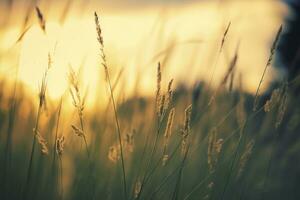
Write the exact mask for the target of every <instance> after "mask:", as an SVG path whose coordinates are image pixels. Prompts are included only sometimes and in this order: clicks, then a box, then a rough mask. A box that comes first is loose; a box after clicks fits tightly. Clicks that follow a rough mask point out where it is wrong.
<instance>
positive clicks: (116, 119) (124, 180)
mask: <svg viewBox="0 0 300 200" xmlns="http://www.w3.org/2000/svg"><path fill="white" fill-rule="evenodd" d="M94 15H95V24H96V31H97V34H98V37H97V39H98V42H99V44H100V53H101V58H102V66H103V67H104V71H105V75H106V81H107V83H108V86H109V90H110V98H111V101H112V104H113V110H114V116H115V122H116V126H117V132H118V141H119V145H120V153H121V164H122V173H123V186H124V197H125V199H127V184H126V172H125V162H124V155H123V145H122V136H121V129H120V124H119V119H118V113H117V108H116V103H115V98H114V94H113V89H112V84H111V81H110V76H109V71H108V65H107V61H106V56H105V53H104V41H103V37H102V30H101V26H100V23H99V18H98V15H97V13H96V12H95V13H94Z"/></svg>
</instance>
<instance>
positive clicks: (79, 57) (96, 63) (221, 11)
mask: <svg viewBox="0 0 300 200" xmlns="http://www.w3.org/2000/svg"><path fill="white" fill-rule="evenodd" d="M281 8H282V7H281V6H280V4H279V3H275V2H271V1H265V2H260V1H255V2H254V1H253V2H252V1H243V2H237V1H234V2H231V3H227V4H223V7H219V4H216V3H193V4H191V5H185V6H180V7H175V6H174V7H170V8H168V9H165V10H163V11H162V10H160V9H156V8H151V9H146V10H144V11H136V12H134V10H133V11H132V12H130V13H129V12H118V13H112V14H106V13H104V14H101V13H100V21H101V25H102V28H103V34H104V41H105V51H106V54H107V58H108V61H109V65H110V72H111V74H112V79H114V78H115V77H116V74H118V72H119V70H120V69H121V68H124V73H123V76H122V79H121V80H120V83H121V84H119V88H117V91H122V92H125V95H126V96H129V95H130V94H131V93H132V92H133V90H134V89H135V83H136V81H137V79H138V81H139V82H138V84H139V86H138V89H139V91H138V92H139V93H140V94H142V95H151V94H153V93H154V92H153V91H155V89H154V88H155V73H156V72H155V71H156V63H157V62H158V61H162V62H163V63H165V65H164V66H163V67H164V77H163V78H164V80H167V79H170V78H175V84H176V83H177V84H178V83H179V82H183V83H185V84H187V85H192V84H193V83H194V82H195V81H196V80H198V79H204V80H208V78H209V77H210V75H211V70H212V68H213V63H214V60H215V58H216V55H215V54H216V49H217V48H218V45H219V43H220V40H221V37H222V34H223V31H224V29H225V27H226V25H227V23H228V22H229V21H231V22H232V29H231V30H230V33H229V35H228V40H227V41H226V45H225V47H224V52H223V54H222V56H221V57H220V60H219V62H218V66H217V72H216V77H215V80H216V81H217V80H219V79H220V76H222V73H224V71H225V70H226V66H227V64H228V62H229V60H230V58H231V57H232V55H233V52H234V50H235V47H236V44H237V42H238V41H240V42H241V46H240V51H239V61H238V68H239V70H240V72H243V73H244V74H245V75H244V77H243V78H244V80H245V85H246V89H247V90H249V91H254V90H255V88H256V87H257V83H258V80H259V78H260V75H261V72H262V69H263V67H264V65H265V62H266V60H267V57H268V53H269V50H268V48H269V46H270V43H271V41H272V38H273V36H274V33H275V32H276V29H277V28H278V27H279V24H280V23H281V20H282V16H281V14H282V13H281V10H282V9H281ZM86 13H88V14H89V15H88V16H81V17H78V16H79V15H78V16H76V14H75V15H74V16H72V17H69V18H68V19H67V20H66V22H65V23H64V24H63V25H60V24H59V23H56V22H54V21H51V16H48V17H47V25H46V27H47V34H46V35H45V34H44V33H43V32H42V31H41V29H40V28H39V26H38V25H37V24H36V25H33V26H32V27H31V28H30V30H29V31H28V32H27V33H26V35H25V36H24V38H23V40H22V43H21V53H20V71H19V78H20V79H21V81H22V82H24V83H25V84H26V85H28V86H29V88H31V90H32V89H33V90H35V91H37V90H38V86H39V84H41V78H42V75H43V73H44V71H45V69H46V67H47V62H48V53H50V54H51V56H52V59H53V66H52V68H51V70H50V73H49V78H48V93H49V95H50V96H51V97H52V98H59V97H60V96H61V95H62V94H63V93H64V92H65V91H66V90H67V88H68V81H67V74H68V70H69V66H72V67H73V68H74V69H75V71H80V74H81V76H82V89H83V90H88V91H89V94H90V95H93V94H95V91H98V92H99V91H100V92H102V93H103V92H104V95H103V96H105V95H106V93H105V92H106V90H105V85H103V84H104V73H103V69H102V67H101V65H100V63H101V60H100V56H99V49H98V43H97V39H96V33H95V26H94V19H93V12H92V11H90V12H86ZM158 19H159V20H158ZM1 43H2V44H1V45H2V48H3V44H4V43H3V42H1ZM1 45H0V46H1ZM172 46H173V47H174V48H171V50H170V48H169V47H172ZM168 48H169V50H168V53H169V54H171V56H170V57H169V58H168V60H166V54H163V53H162V54H159V53H160V52H163V51H164V50H166V49H168ZM80 69H81V70H80ZM187 77H188V78H187ZM90 97H91V96H90ZM90 99H92V98H90Z"/></svg>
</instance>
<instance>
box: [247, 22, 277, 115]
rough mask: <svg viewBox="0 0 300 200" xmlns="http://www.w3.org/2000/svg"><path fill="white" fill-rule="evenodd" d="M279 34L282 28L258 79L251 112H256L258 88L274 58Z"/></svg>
mask: <svg viewBox="0 0 300 200" xmlns="http://www.w3.org/2000/svg"><path fill="white" fill-rule="evenodd" d="M281 33H282V26H280V28H279V29H278V31H277V34H276V38H275V40H274V42H273V44H272V47H271V50H270V56H269V59H268V61H267V64H266V66H265V68H264V71H263V74H262V76H261V79H260V81H259V84H258V87H257V89H256V93H255V97H254V103H253V111H256V110H257V107H258V100H259V97H258V95H259V91H260V87H261V84H262V82H263V80H264V77H265V74H266V72H267V69H268V67H269V66H270V64H271V62H272V60H273V56H274V53H275V50H276V48H277V43H278V41H279V38H280V35H281Z"/></svg>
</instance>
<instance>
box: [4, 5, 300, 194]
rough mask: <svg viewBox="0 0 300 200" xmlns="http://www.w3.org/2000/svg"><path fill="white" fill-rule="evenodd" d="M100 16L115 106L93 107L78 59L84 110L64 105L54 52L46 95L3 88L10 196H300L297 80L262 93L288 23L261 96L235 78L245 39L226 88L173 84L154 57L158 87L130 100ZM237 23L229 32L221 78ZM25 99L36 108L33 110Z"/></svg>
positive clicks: (76, 86) (79, 104)
mask: <svg viewBox="0 0 300 200" xmlns="http://www.w3.org/2000/svg"><path fill="white" fill-rule="evenodd" d="M36 12H37V16H38V19H39V23H40V26H41V29H42V30H43V31H44V32H45V34H47V28H46V24H47V23H46V20H45V18H44V17H43V14H42V11H41V10H40V9H39V8H38V7H36ZM94 17H95V26H96V31H97V35H95V42H97V39H98V43H99V53H100V57H99V58H98V59H100V62H101V64H102V67H103V68H104V74H105V77H106V82H107V85H108V91H109V103H108V104H107V105H106V108H105V109H104V110H105V111H106V112H99V111H97V109H96V108H95V109H92V110H86V109H85V108H86V104H85V103H86V101H85V95H82V94H83V91H82V88H81V85H80V84H81V82H80V79H79V78H78V74H77V73H76V72H75V71H73V70H72V69H70V74H69V82H70V88H69V90H70V95H69V96H70V97H71V99H72V101H73V105H74V107H73V110H74V113H75V114H74V116H76V117H75V118H73V117H72V114H70V111H65V112H64V110H63V109H64V107H65V104H66V103H65V102H67V101H66V100H65V99H66V95H64V96H63V97H62V98H61V100H60V102H59V103H55V102H54V103H53V102H52V104H51V105H50V106H48V104H47V102H48V101H51V99H48V98H47V95H46V91H47V76H48V71H49V70H51V62H52V58H51V55H50V54H49V60H48V67H47V69H46V72H45V75H44V77H43V81H42V84H41V87H40V93H39V97H38V105H34V104H33V103H32V100H31V98H30V97H27V96H26V92H25V91H23V90H22V89H21V88H20V87H17V86H15V87H14V89H13V90H12V91H10V90H9V91H7V90H5V89H4V87H0V88H1V91H0V93H1V94H3V93H4V92H9V93H12V95H11V97H10V98H8V97H6V96H4V95H0V113H1V115H0V150H1V154H0V159H1V166H0V173H1V177H4V178H1V179H0V198H1V199H32V200H34V199H44V200H47V199H49V200H50V199H72V200H75V199H127V200H134V199H172V200H177V199H184V200H187V199H298V197H299V195H300V194H299V192H298V190H297V188H298V186H299V180H298V178H295V177H297V175H299V169H298V165H297V163H298V162H299V161H300V160H299V156H298V155H299V150H300V142H299V140H298V138H299V136H298V132H299V129H300V121H299V116H300V110H299V103H298V101H299V97H298V96H297V94H295V93H293V91H294V85H295V82H296V80H291V81H289V82H283V83H280V86H279V87H278V88H277V89H276V90H274V92H273V95H269V96H265V95H261V94H260V87H261V85H262V82H263V79H264V76H265V74H266V73H267V68H268V67H269V66H270V65H271V62H272V58H273V56H274V54H275V50H276V46H277V45H276V44H277V42H278V40H279V38H280V33H281V31H282V27H280V29H279V31H278V34H277V36H276V37H275V39H274V44H273V46H272V47H271V51H270V57H269V59H268V61H267V64H266V66H265V69H264V72H263V74H262V77H261V80H260V82H259V83H258V87H257V92H256V94H255V95H254V96H253V95H251V94H248V93H246V92H244V91H243V87H242V83H241V82H242V78H241V77H240V80H239V81H240V84H239V85H238V86H235V87H233V84H234V83H236V81H235V82H234V81H233V79H234V78H235V77H236V76H235V68H236V63H237V59H238V48H237V50H236V52H235V55H234V57H233V59H232V60H231V63H230V65H229V66H228V70H227V73H226V74H225V75H224V78H223V79H222V81H221V84H220V85H219V87H217V89H213V88H211V87H210V86H211V83H208V84H205V83H201V84H199V85H195V87H194V88H186V87H177V88H173V87H172V86H173V79H171V80H170V81H169V83H168V85H167V87H166V90H164V80H163V79H162V77H163V67H164V66H162V65H161V64H160V63H159V64H158V66H153V67H157V76H156V77H153V81H154V82H155V81H156V83H157V88H156V91H153V96H152V97H148V98H146V97H139V96H134V97H131V98H128V99H125V100H123V101H121V100H120V99H118V96H116V95H115V93H114V92H115V90H114V89H115V87H117V85H119V84H121V83H120V82H119V77H117V78H116V79H115V80H116V81H112V80H114V79H113V78H112V76H111V74H110V67H109V64H108V61H107V60H106V54H105V52H104V38H103V36H102V28H105V27H101V26H100V22H99V18H98V15H97V14H96V13H95V14H94ZM231 26H234V24H232V25H231V23H229V24H228V26H227V28H226V30H225V33H224V34H223V39H222V42H221V45H220V49H219V51H218V54H217V55H218V56H217V59H216V61H215V66H214V69H213V73H212V75H211V77H210V80H211V81H212V80H214V70H215V68H216V67H217V63H218V57H219V56H220V54H221V53H222V48H223V45H224V43H225V42H226V36H227V33H228V31H230V27H231ZM95 70H96V69H95ZM95 73H97V72H95ZM99 73H103V71H101V70H100V69H99ZM119 75H120V76H121V75H122V71H121V72H120V73H119ZM119 75H118V76H119ZM155 79H156V80H155ZM16 80H17V78H16ZM1 84H2V82H1ZM16 85H17V81H16ZM228 85H229V87H227V86H228ZM101 87H102V86H101ZM103 87H105V86H103ZM164 91H165V92H164ZM6 105H10V106H9V109H7V106H6ZM25 106H26V107H27V109H29V110H30V112H27V113H25V114H24V110H25V108H24V107H25ZM36 108H37V112H34V110H35V109H36ZM175 111H176V112H175ZM76 123H78V124H79V125H78V126H77V125H76ZM32 129H33V130H34V131H32ZM74 133H75V134H74ZM77 136H79V137H77ZM82 143H84V150H83V149H82V148H81V146H82ZM37 145H39V147H40V148H37ZM50 147H52V148H50ZM27 166H28V167H27Z"/></svg>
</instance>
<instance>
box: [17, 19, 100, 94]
mask: <svg viewBox="0 0 300 200" xmlns="http://www.w3.org/2000/svg"><path fill="white" fill-rule="evenodd" d="M89 24H90V23H83V22H80V21H77V22H73V23H69V24H66V25H64V27H62V26H60V25H59V24H57V23H51V22H50V23H47V32H46V34H45V33H44V32H43V31H42V30H41V29H40V28H39V27H38V26H33V27H32V28H30V30H29V31H28V32H27V33H26V35H25V37H24V39H23V42H22V48H21V56H20V73H19V74H20V75H19V76H20V79H21V80H22V81H23V82H24V83H25V84H27V85H28V86H30V88H35V89H38V88H37V87H38V86H39V84H40V83H41V79H42V76H43V74H44V72H45V69H46V68H47V66H48V55H50V56H51V61H52V62H51V69H50V71H49V76H48V93H49V95H50V96H51V97H52V98H59V97H61V96H62V94H63V93H64V92H65V91H66V90H67V89H68V78H67V75H68V72H69V69H70V67H72V68H73V69H74V70H75V71H77V72H80V78H81V80H82V84H83V88H84V89H93V87H94V86H95V85H96V82H97V80H98V73H97V72H98V70H97V66H98V63H99V62H98V61H97V59H98V57H97V56H98V55H97V46H95V41H96V39H95V35H94V29H92V28H93V27H92V25H91V26H90V27H87V25H89ZM87 29H89V30H91V31H86V30H87ZM87 87H89V88H87Z"/></svg>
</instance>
